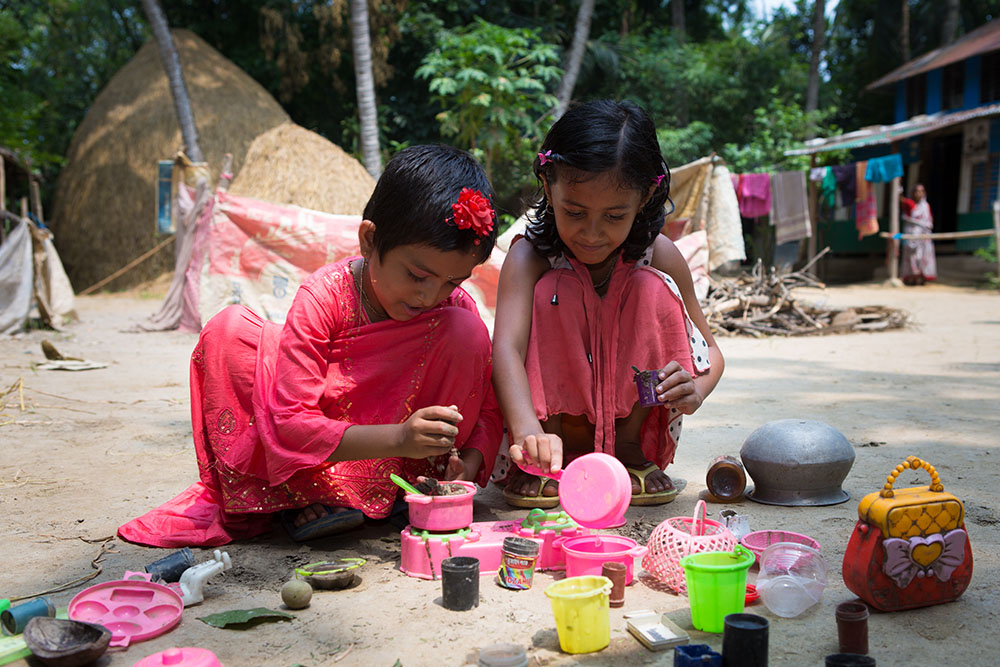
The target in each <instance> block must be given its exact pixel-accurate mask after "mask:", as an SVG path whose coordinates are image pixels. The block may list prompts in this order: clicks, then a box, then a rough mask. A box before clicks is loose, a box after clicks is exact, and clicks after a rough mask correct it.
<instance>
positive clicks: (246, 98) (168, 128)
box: [51, 30, 288, 289]
mask: <svg viewBox="0 0 1000 667" xmlns="http://www.w3.org/2000/svg"><path fill="white" fill-rule="evenodd" d="M172 32H173V36H174V41H175V43H176V44H177V50H178V52H179V55H180V60H181V65H182V67H183V68H184V77H185V80H186V82H187V87H188V92H189V93H190V96H191V105H192V107H193V112H194V118H195V123H196V124H197V127H198V134H199V144H200V146H201V150H202V152H203V153H204V154H205V159H206V160H207V161H208V164H209V167H210V168H211V170H212V176H213V179H216V178H218V170H219V168H220V167H221V163H222V158H223V156H224V155H225V153H232V154H233V169H234V172H236V171H237V170H239V168H240V166H241V165H242V164H243V158H244V155H245V154H246V151H247V148H248V147H249V146H250V143H251V142H252V141H253V140H254V138H255V137H257V136H258V135H260V134H261V133H262V132H265V131H267V130H269V129H271V128H272V127H274V126H275V125H280V124H281V123H284V122H287V121H288V114H286V113H285V111H284V110H283V109H282V108H281V106H280V105H279V104H278V103H277V101H275V99H274V98H273V97H271V95H270V94H269V93H268V92H267V91H266V90H265V89H264V88H263V87H262V86H261V85H260V84H258V83H257V82H256V81H254V80H253V79H251V78H250V77H249V76H248V75H247V74H246V73H245V72H243V71H242V70H240V69H239V68H238V67H236V65H234V64H233V63H232V62H230V61H229V60H227V59H226V58H225V57H223V56H222V54H220V53H219V52H218V51H216V50H215V49H213V48H212V47H210V46H209V45H208V44H207V43H205V42H204V41H203V40H202V39H201V38H199V37H198V36H197V35H195V34H194V33H191V32H189V31H186V30H174V31H172ZM182 146H183V141H182V140H181V132H180V127H179V126H178V125H177V116H176V114H175V111H174V104H173V98H172V97H171V96H170V90H169V88H168V84H167V77H166V74H164V71H163V66H162V64H161V62H160V55H159V51H158V50H157V46H156V42H155V41H154V40H150V41H149V42H147V43H146V44H145V45H144V46H143V47H142V48H141V49H139V52H138V53H136V55H135V57H133V58H132V60H130V61H129V62H128V64H127V65H125V66H124V67H123V68H122V69H121V70H120V71H119V72H118V73H117V74H115V76H114V77H113V78H112V79H111V81H109V82H108V84H107V86H105V87H104V89H103V90H102V91H101V92H100V94H99V95H98V96H97V99H95V100H94V103H93V105H92V106H91V107H90V111H88V112H87V116H86V117H85V118H84V120H83V122H82V123H80V127H79V128H77V130H76V134H75V135H74V136H73V141H72V143H71V144H70V148H69V152H68V153H67V156H66V158H67V164H66V166H65V167H64V168H63V169H62V172H61V173H60V175H59V181H58V183H57V185H56V192H55V201H54V203H53V211H52V216H51V217H52V223H53V227H54V231H55V234H56V244H57V246H58V249H59V253H60V255H61V257H62V259H63V262H64V263H65V265H66V269H67V272H68V273H69V275H70V278H71V280H72V281H73V284H74V286H75V287H76V288H77V289H83V288H85V287H87V286H89V285H91V284H93V283H95V282H97V281H98V280H100V279H101V278H104V277H105V276H107V275H109V274H111V273H112V272H113V271H116V270H117V269H119V268H121V267H122V266H124V265H125V264H126V263H128V262H129V261H130V260H132V259H134V258H135V257H137V256H139V255H140V254H142V253H143V252H144V251H146V250H149V249H150V248H152V247H153V246H155V245H156V244H157V243H158V241H159V239H158V238H157V237H156V235H155V202H156V197H155V194H156V189H155V188H156V161H157V160H165V159H171V158H173V157H174V155H176V153H177V150H178V149H179V148H181V147H182ZM214 182H215V181H214V180H213V184H214ZM173 264H174V253H173V249H172V246H171V247H169V248H167V249H165V250H163V251H161V252H159V253H158V254H157V255H156V256H154V257H153V258H151V259H149V260H147V261H145V262H143V263H142V264H140V265H139V266H138V267H136V268H135V269H133V270H131V271H129V272H128V273H126V274H125V275H123V276H122V277H121V278H119V279H117V280H115V281H114V282H112V283H111V284H110V287H111V288H112V289H122V288H126V287H129V286H130V285H134V284H137V283H139V282H142V281H144V280H148V279H149V278H152V277H154V276H157V275H159V274H161V273H163V272H164V271H169V270H171V269H173Z"/></svg>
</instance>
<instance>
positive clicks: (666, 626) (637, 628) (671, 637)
mask: <svg viewBox="0 0 1000 667" xmlns="http://www.w3.org/2000/svg"><path fill="white" fill-rule="evenodd" d="M625 626H626V627H627V628H628V631H629V632H631V633H632V634H633V635H635V637H636V639H638V640H639V641H641V642H642V643H643V645H644V646H645V647H646V648H648V649H649V650H651V651H662V650H664V649H668V648H671V647H674V646H678V645H679V644H687V643H688V642H689V641H690V637H688V634H687V633H686V632H684V630H682V629H681V628H680V627H678V625H677V624H676V623H674V622H673V621H671V620H670V619H669V618H667V615H666V614H658V613H656V612H653V611H635V612H631V613H628V614H625Z"/></svg>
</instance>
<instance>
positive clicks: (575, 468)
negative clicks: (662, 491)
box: [520, 452, 632, 574]
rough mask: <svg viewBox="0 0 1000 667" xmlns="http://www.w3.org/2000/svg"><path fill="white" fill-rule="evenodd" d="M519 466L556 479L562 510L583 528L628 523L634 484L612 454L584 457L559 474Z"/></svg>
mask: <svg viewBox="0 0 1000 667" xmlns="http://www.w3.org/2000/svg"><path fill="white" fill-rule="evenodd" d="M520 467H521V469H522V470H524V471H525V472H527V473H529V474H532V475H544V476H545V477H549V478H551V479H555V480H557V481H558V482H559V502H560V503H561V504H562V507H563V510H565V511H566V514H569V515H570V516H571V517H572V518H573V520H574V521H576V522H577V523H578V524H580V525H581V526H584V527H586V528H616V527H618V526H622V525H624V524H625V510H627V509H628V504H629V502H630V501H631V500H632V483H631V482H630V481H629V478H628V471H627V470H626V469H625V466H624V465H622V463H621V461H619V460H618V459H616V458H615V457H613V456H611V455H610V454H604V453H602V452H594V453H591V454H584V455H583V456H581V457H579V458H576V459H574V460H573V461H572V462H571V463H570V464H569V465H568V466H566V469H565V470H563V471H561V472H558V473H544V472H542V471H541V469H540V468H538V467H537V466H533V465H530V464H524V465H521V466H520ZM597 574H600V572H597Z"/></svg>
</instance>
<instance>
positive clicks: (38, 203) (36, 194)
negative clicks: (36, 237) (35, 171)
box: [28, 175, 45, 222]
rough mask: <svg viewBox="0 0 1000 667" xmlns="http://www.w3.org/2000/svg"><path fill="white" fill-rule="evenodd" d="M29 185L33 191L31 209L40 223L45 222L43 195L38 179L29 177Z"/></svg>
mask: <svg viewBox="0 0 1000 667" xmlns="http://www.w3.org/2000/svg"><path fill="white" fill-rule="evenodd" d="M28 181H29V183H28V185H29V187H30V189H31V208H32V209H33V210H34V212H35V217H36V218H38V222H44V221H45V218H44V217H43V216H42V193H41V191H40V190H39V188H38V179H37V178H32V177H31V175H29V176H28Z"/></svg>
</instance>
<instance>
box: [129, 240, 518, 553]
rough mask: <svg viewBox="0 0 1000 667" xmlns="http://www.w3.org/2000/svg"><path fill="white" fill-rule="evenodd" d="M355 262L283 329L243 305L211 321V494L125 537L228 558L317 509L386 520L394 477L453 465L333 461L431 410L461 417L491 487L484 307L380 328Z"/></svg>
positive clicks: (200, 431) (437, 312) (200, 400)
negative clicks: (362, 428) (281, 522)
mask: <svg viewBox="0 0 1000 667" xmlns="http://www.w3.org/2000/svg"><path fill="white" fill-rule="evenodd" d="M350 261H351V258H348V259H345V260H342V261H341V262H338V263H336V264H331V265H328V266H326V267H324V268H322V269H320V270H319V271H317V272H316V273H314V274H313V275H312V276H311V277H310V278H309V279H308V280H307V281H306V282H305V283H303V285H302V287H301V288H300V289H299V293H298V294H297V295H296V298H295V300H294V302H293V304H292V307H291V309H290V310H289V312H288V317H287V319H286V322H285V324H284V325H278V324H274V323H272V322H266V321H264V320H262V319H261V318H260V317H258V316H257V315H256V314H254V313H253V311H251V310H250V309H248V308H245V307H243V306H230V307H229V308H226V309H225V310H223V311H222V312H221V313H219V314H218V315H217V316H215V317H214V318H212V319H211V320H210V321H209V323H208V324H207V325H206V327H205V329H204V330H203V331H202V334H201V337H200V338H199V340H198V344H197V346H196V347H195V350H194V353H193V354H192V356H191V421H192V428H193V433H194V444H195V452H196V454H197V457H198V471H199V476H200V478H201V481H200V482H199V483H197V484H195V485H193V486H192V487H191V488H189V489H188V490H187V491H185V492H184V493H182V494H181V495H179V496H177V497H176V498H174V499H173V500H171V501H168V502H167V503H166V504H164V505H163V506H161V507H160V508H158V509H155V510H152V511H151V512H148V513H147V514H145V515H144V516H142V517H139V518H138V519H134V520H133V521H131V522H129V523H127V524H125V525H124V526H122V527H121V528H119V531H118V534H119V535H120V536H121V537H123V538H125V539H127V540H130V541H132V542H139V543H141V544H149V545H152V546H161V547H178V546H196V545H201V546H217V545H219V544H225V543H227V542H230V541H232V540H234V539H240V538H245V537H250V536H253V535H256V534H259V533H262V532H264V531H266V530H267V529H268V527H269V524H270V516H269V515H270V514H271V513H273V512H276V511H278V510H283V509H293V508H299V507H304V506H307V505H310V504H313V503H323V504H326V505H331V506H339V507H353V508H357V509H360V510H362V511H363V512H364V513H365V514H366V515H368V516H370V517H373V518H384V517H385V516H387V515H388V514H389V512H390V510H391V508H392V505H393V502H394V500H395V499H396V497H397V492H398V487H396V486H395V484H393V482H392V481H391V480H390V479H389V474H390V473H397V474H399V475H401V476H403V477H406V478H408V479H410V480H411V481H412V480H414V479H415V477H416V476H417V475H420V474H433V473H435V472H439V471H440V470H443V466H444V463H445V459H446V457H438V459H437V460H436V461H434V462H433V463H432V462H429V461H427V460H424V459H418V460H414V459H403V458H387V459H370V460H363V461H341V462H338V463H333V464H330V463H326V460H327V458H329V457H330V455H331V454H332V453H333V452H334V451H335V450H336V448H337V446H338V445H339V444H340V440H341V438H342V437H343V435H344V432H345V431H346V430H347V429H348V428H349V427H350V426H352V425H354V424H399V423H402V422H403V421H405V420H406V419H407V418H408V417H409V416H410V415H411V414H412V413H413V412H414V411H415V410H417V409H419V408H421V407H426V406H430V405H457V406H458V409H459V412H461V413H462V415H463V416H464V417H465V418H464V419H463V421H461V422H460V423H459V425H458V427H459V434H458V437H457V438H456V443H457V444H458V447H459V449H465V448H468V447H472V448H475V449H478V450H479V451H480V452H481V453H482V455H483V465H482V467H481V468H480V471H479V474H478V476H477V478H476V480H475V481H476V482H478V483H479V484H480V485H485V484H486V482H487V481H488V475H489V472H490V471H491V470H492V467H493V460H494V458H495V456H496V452H497V447H498V446H499V442H500V435H501V429H502V424H501V418H500V414H499V409H498V407H497V404H496V398H495V396H494V394H493V388H492V383H491V379H490V378H491V370H492V368H491V356H490V349H491V348H490V340H489V334H488V332H487V330H486V326H485V325H484V324H483V322H482V320H481V319H480V318H479V315H478V314H477V312H476V306H475V303H474V302H473V301H472V299H471V298H470V297H469V296H468V295H467V294H466V293H465V292H464V291H462V290H461V289H457V290H455V292H454V293H452V295H451V296H450V297H449V298H448V299H447V300H445V301H444V302H443V303H442V304H441V305H439V306H437V307H435V308H432V309H430V310H428V311H426V312H424V313H421V314H420V315H419V316H418V317H415V318H413V319H412V320H409V321H406V322H399V321H395V320H385V321H382V322H375V323H370V322H369V321H368V320H367V317H366V316H365V314H364V309H363V308H362V307H361V303H360V299H359V293H358V291H357V288H356V284H355V282H354V279H353V276H352V274H351V271H350ZM388 350H391V353H387V351H388ZM456 369H461V372H456ZM435 466H436V467H435Z"/></svg>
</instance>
